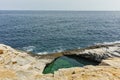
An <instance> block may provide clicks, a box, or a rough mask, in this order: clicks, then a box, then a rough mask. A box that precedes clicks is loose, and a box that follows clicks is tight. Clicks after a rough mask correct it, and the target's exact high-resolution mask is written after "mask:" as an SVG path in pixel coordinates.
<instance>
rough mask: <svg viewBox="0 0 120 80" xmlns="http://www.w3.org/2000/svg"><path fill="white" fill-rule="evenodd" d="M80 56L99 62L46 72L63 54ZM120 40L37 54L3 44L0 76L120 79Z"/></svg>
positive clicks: (11, 79)
mask: <svg viewBox="0 0 120 80" xmlns="http://www.w3.org/2000/svg"><path fill="white" fill-rule="evenodd" d="M69 55H71V56H73V55H74V56H78V57H79V56H80V57H84V58H86V59H90V60H94V61H96V62H99V63H100V64H99V65H96V66H93V65H88V66H85V67H72V68H63V69H59V70H58V71H55V72H54V74H43V70H44V68H45V66H46V65H47V64H49V63H51V62H52V61H54V60H55V59H56V58H59V57H61V56H69ZM119 63H120V43H113V44H106V45H95V46H91V47H88V48H84V49H76V50H69V51H64V52H59V53H54V54H46V55H34V54H28V53H26V52H23V51H18V50H15V49H13V48H11V47H10V46H7V45H4V44H0V80H120V64H119Z"/></svg>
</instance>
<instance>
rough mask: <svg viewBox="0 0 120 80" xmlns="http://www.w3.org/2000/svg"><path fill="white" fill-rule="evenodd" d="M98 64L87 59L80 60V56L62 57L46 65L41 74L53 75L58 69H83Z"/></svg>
mask: <svg viewBox="0 0 120 80" xmlns="http://www.w3.org/2000/svg"><path fill="white" fill-rule="evenodd" d="M98 64H99V63H98V62H95V61H91V60H89V59H85V58H82V57H80V56H62V57H60V58H57V59H56V60H54V61H53V62H52V63H50V64H48V65H47V66H46V67H45V69H44V71H43V73H44V74H48V73H54V72H55V71H57V70H58V69H62V68H71V67H83V66H86V65H98Z"/></svg>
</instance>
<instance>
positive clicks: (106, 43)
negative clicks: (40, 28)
mask: <svg viewBox="0 0 120 80" xmlns="http://www.w3.org/2000/svg"><path fill="white" fill-rule="evenodd" d="M117 43H120V41H114V42H103V43H95V45H111V44H117Z"/></svg>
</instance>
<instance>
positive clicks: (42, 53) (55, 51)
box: [36, 49, 64, 55]
mask: <svg viewBox="0 0 120 80" xmlns="http://www.w3.org/2000/svg"><path fill="white" fill-rule="evenodd" d="M63 51H64V49H56V50H53V51H48V52H38V53H36V54H38V55H45V54H51V53H57V52H63Z"/></svg>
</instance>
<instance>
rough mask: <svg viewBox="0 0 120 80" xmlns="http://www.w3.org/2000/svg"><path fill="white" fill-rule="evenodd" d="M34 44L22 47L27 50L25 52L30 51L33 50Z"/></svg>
mask: <svg viewBox="0 0 120 80" xmlns="http://www.w3.org/2000/svg"><path fill="white" fill-rule="evenodd" d="M35 48H36V47H35V46H27V47H23V48H22V49H23V50H25V51H27V52H32V51H34V50H35Z"/></svg>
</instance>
